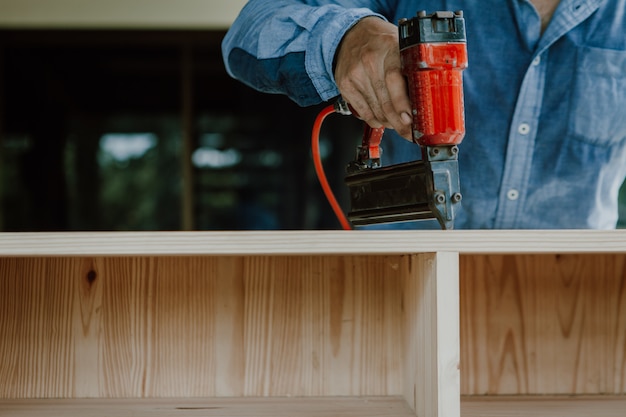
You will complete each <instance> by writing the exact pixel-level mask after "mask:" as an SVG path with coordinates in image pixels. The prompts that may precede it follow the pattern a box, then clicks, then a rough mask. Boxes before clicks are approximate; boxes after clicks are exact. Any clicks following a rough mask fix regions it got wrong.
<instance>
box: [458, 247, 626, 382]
mask: <svg viewBox="0 0 626 417" xmlns="http://www.w3.org/2000/svg"><path fill="white" fill-rule="evenodd" d="M461 271H462V273H461V351H462V358H461V370H462V372H461V375H462V379H461V388H462V392H463V393H464V394H605V393H612V394H625V393H626V256H624V255H576V256H575V255H534V256H530V255H520V256H508V255H505V256H502V255H492V256H462V257H461Z"/></svg>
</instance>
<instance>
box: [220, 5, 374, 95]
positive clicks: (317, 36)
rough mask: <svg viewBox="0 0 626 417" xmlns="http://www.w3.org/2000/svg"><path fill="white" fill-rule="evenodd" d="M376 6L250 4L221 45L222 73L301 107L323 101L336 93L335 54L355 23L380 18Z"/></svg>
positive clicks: (337, 93)
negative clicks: (225, 72) (280, 95)
mask: <svg viewBox="0 0 626 417" xmlns="http://www.w3.org/2000/svg"><path fill="white" fill-rule="evenodd" d="M352 3H358V4H359V5H364V6H365V7H351V6H353V4H352ZM376 3H377V2H375V1H372V2H369V3H368V2H367V1H360V2H356V1H353V0H350V1H335V2H332V4H329V2H328V1H327V0H326V1H324V0H309V1H299V0H250V1H249V2H248V3H247V4H246V6H245V7H244V8H243V9H242V11H241V13H240V15H239V17H238V18H237V19H236V20H235V22H234V23H233V25H232V27H231V28H230V30H229V31H228V33H227V34H226V37H225V38H224V40H223V42H222V54H223V57H224V63H225V65H226V70H227V71H228V73H229V74H230V75H231V76H232V77H234V78H236V79H238V80H240V81H242V82H243V83H245V84H247V85H249V86H251V87H253V88H255V89H257V90H259V91H262V92H266V93H275V94H286V95H287V96H289V97H290V98H291V99H292V100H293V101H295V102H296V103H298V104H299V105H301V106H309V105H313V104H317V103H320V102H322V101H328V100H330V99H332V98H333V97H336V96H338V95H339V90H338V89H337V86H336V84H335V80H334V76H333V59H334V56H335V51H336V50H337V47H338V45H339V43H340V41H341V39H342V38H343V36H344V34H345V33H346V32H347V31H348V30H349V29H350V28H351V27H352V26H353V25H354V24H355V23H357V22H358V21H359V20H360V19H363V18H364V17H367V16H378V17H381V18H383V19H384V17H383V15H382V14H379V13H377V12H375V11H373V10H372V9H376V8H377V4H376Z"/></svg>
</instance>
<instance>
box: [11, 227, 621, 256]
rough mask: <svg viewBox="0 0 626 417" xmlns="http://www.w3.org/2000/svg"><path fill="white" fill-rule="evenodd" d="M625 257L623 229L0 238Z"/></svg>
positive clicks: (173, 248) (62, 251) (188, 251)
mask: <svg viewBox="0 0 626 417" xmlns="http://www.w3.org/2000/svg"><path fill="white" fill-rule="evenodd" d="M433 252H459V253H463V254H489V253H494V254H518V253H519V254H522V253H533V254H534V253H626V230H606V231H600V230H554V231H552V230H551V231H545V230H542V231H536V230H490V231H484V230H448V231H445V232H444V231H409V230H396V231H275V232H271V231H245V232H244V231H242V232H59V233H2V234H0V256H109V255H111V256H115V255H122V256H131V255H140V256H143V255H146V256H149V255H272V254H274V255H339V254H410V253H433Z"/></svg>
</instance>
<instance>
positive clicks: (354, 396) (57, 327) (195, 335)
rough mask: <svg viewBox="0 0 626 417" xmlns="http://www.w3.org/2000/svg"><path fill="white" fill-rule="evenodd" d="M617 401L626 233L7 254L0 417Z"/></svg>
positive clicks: (203, 242)
mask: <svg viewBox="0 0 626 417" xmlns="http://www.w3.org/2000/svg"><path fill="white" fill-rule="evenodd" d="M625 387H626V231H624V230H614V231H580V230H569V231H446V232H442V231H431V232H427V231H422V232H420V231H349V232H345V231H323V232H319V231H304V232H302V231H298V232H296V231H288V232H140V233H129V232H104V233H102V232H99V233H91V232H81V233H3V234H0V417H5V416H11V417H49V416H58V415H64V416H69V417H71V416H79V415H80V416H85V417H100V416H102V417H105V416H110V415H116V416H121V417H124V416H135V417H144V416H145V417H148V416H150V417H160V416H181V417H192V416H205V417H248V416H249V417H252V416H254V417H270V416H271V417H287V416H294V417H351V416H354V417H357V416H358V417H370V416H372V417H373V416H378V417H415V416H420V417H520V416H531V417H533V416H534V417H583V416H585V417H587V416H593V417H618V416H619V417H624V416H625V415H626V413H625V412H624V410H626V388H625ZM51 398H65V399H64V400H61V399H58V400H48V399H51ZM131 398H143V399H142V400H131ZM172 398H178V399H172ZM183 398H184V399H183ZM194 398H195V399H194Z"/></svg>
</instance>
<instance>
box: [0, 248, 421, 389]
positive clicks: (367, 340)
mask: <svg viewBox="0 0 626 417" xmlns="http://www.w3.org/2000/svg"><path fill="white" fill-rule="evenodd" d="M408 263H409V257H402V256H351V257H330V256H329V257H313V256H312V257H295V256H289V257H279V256H272V257H256V256H252V257H158V258H157V257H138V258H132V257H119V258H87V257H84V258H83V257H79V258H63V257H59V258H0V334H1V335H2V337H0V358H2V361H0V398H22V397H25V398H50V397H59V398H73V397H176V396H182V397H217V396H325V395H345V396H350V395H352V396H354V395H358V396H360V395H400V394H401V392H402V363H401V360H400V359H401V358H402V343H401V341H402V328H401V327H402V303H401V298H402V296H401V291H402V274H404V273H406V272H407V271H408V270H409V268H408Z"/></svg>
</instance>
